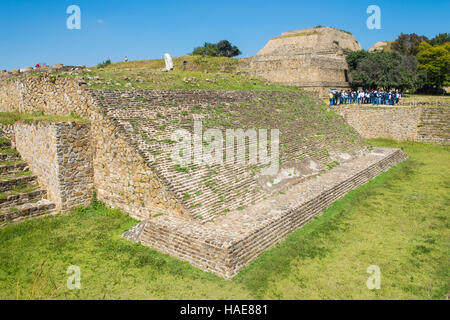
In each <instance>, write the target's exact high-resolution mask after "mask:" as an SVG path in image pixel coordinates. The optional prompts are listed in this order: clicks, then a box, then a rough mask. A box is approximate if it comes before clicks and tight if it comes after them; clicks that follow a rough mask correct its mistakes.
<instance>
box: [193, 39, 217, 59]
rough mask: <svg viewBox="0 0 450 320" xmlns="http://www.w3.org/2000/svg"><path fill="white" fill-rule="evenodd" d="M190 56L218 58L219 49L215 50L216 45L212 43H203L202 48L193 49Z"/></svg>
mask: <svg viewBox="0 0 450 320" xmlns="http://www.w3.org/2000/svg"><path fill="white" fill-rule="evenodd" d="M192 54H193V55H199V56H211V57H217V56H219V48H217V45H216V44H214V43H209V42H205V44H204V45H203V47H197V48H195V49H194V51H193V52H192Z"/></svg>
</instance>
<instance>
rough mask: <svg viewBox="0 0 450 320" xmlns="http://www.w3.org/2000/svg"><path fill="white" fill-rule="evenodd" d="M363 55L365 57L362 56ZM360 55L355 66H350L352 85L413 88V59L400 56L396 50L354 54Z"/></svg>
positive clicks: (414, 64)
mask: <svg viewBox="0 0 450 320" xmlns="http://www.w3.org/2000/svg"><path fill="white" fill-rule="evenodd" d="M364 55H365V57H364ZM356 56H359V57H362V58H361V59H359V61H358V62H357V65H356V68H352V66H350V72H351V73H350V75H351V82H352V85H353V86H354V87H356V86H363V87H365V88H367V89H375V88H385V89H389V88H399V89H402V90H403V89H409V88H413V87H414V86H415V85H416V82H417V76H416V74H415V69H416V63H415V60H414V59H412V58H409V57H408V56H404V57H402V56H401V55H400V54H398V53H397V52H379V51H377V52H372V53H369V52H367V53H366V54H362V53H359V54H355V55H354V56H353V57H350V60H352V59H355V58H356ZM413 58H414V57H413Z"/></svg>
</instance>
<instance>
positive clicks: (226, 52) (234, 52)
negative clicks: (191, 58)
mask: <svg viewBox="0 0 450 320" xmlns="http://www.w3.org/2000/svg"><path fill="white" fill-rule="evenodd" d="M192 54H193V55H202V56H212V57H228V58H232V57H236V56H238V55H240V54H241V51H240V50H239V48H238V47H236V46H233V45H232V44H231V43H230V42H229V41H228V40H222V41H219V42H218V43H216V44H214V43H208V42H205V44H204V45H203V47H196V48H195V49H194V51H193V52H192Z"/></svg>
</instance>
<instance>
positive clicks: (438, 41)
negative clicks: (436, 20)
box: [430, 33, 450, 46]
mask: <svg viewBox="0 0 450 320" xmlns="http://www.w3.org/2000/svg"><path fill="white" fill-rule="evenodd" d="M446 42H450V33H440V34H438V35H437V36H436V37H434V38H433V39H431V40H430V44H431V45H432V46H440V45H443V44H444V43H446Z"/></svg>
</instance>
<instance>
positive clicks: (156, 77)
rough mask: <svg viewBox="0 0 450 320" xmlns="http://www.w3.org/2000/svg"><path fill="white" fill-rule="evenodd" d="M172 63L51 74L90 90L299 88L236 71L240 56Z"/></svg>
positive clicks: (122, 64) (180, 59)
mask: <svg viewBox="0 0 450 320" xmlns="http://www.w3.org/2000/svg"><path fill="white" fill-rule="evenodd" d="M183 61H186V62H187V64H186V67H185V68H183V67H182V64H183ZM173 62H174V70H172V71H169V72H162V71H161V69H163V68H164V67H165V62H164V60H162V59H159V60H142V61H130V62H127V63H125V62H119V63H113V64H110V65H107V66H104V67H101V68H99V67H91V68H88V70H86V71H85V72H83V73H81V74H70V73H68V72H60V71H55V72H54V75H55V76H61V77H73V78H75V77H81V79H82V80H83V81H84V82H86V83H87V84H88V85H89V87H90V88H91V89H98V90H99V89H110V90H133V89H139V90H162V89H170V90H174V89H185V90H278V91H286V90H295V91H300V90H301V89H299V88H296V87H292V86H284V85H277V84H271V83H269V82H268V81H267V80H264V79H261V78H256V77H250V76H248V75H246V74H245V72H242V71H239V70H240V69H242V68H241V66H242V65H245V62H243V61H242V60H240V59H230V58H224V57H206V56H183V57H178V58H174V59H173ZM238 71H239V72H238ZM36 75H38V74H36ZM81 79H80V80H81Z"/></svg>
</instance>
